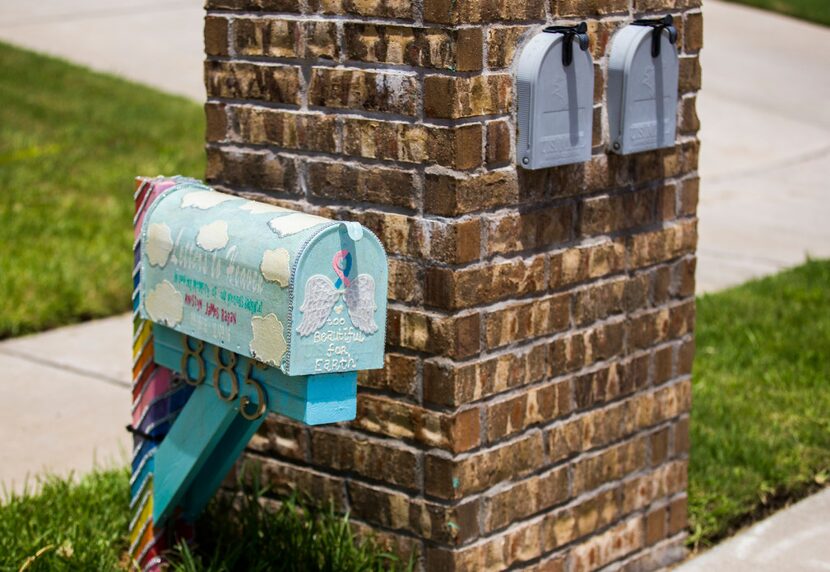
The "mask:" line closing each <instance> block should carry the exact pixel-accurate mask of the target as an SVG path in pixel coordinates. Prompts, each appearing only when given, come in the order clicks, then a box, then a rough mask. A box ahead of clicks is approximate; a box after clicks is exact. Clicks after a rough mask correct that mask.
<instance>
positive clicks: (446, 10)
mask: <svg viewBox="0 0 830 572" xmlns="http://www.w3.org/2000/svg"><path fill="white" fill-rule="evenodd" d="M544 4H545V3H544V0H494V1H492V2H491V1H486V0H424V19H425V20H426V21H428V22H439V23H441V24H459V23H466V24H475V23H479V22H485V23H486V22H493V21H499V20H543V19H544V12H545V8H544Z"/></svg>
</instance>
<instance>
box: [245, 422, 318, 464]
mask: <svg viewBox="0 0 830 572" xmlns="http://www.w3.org/2000/svg"><path fill="white" fill-rule="evenodd" d="M308 443H309V436H308V428H307V427H305V426H303V425H301V424H300V423H297V422H295V421H292V420H290V419H287V418H285V417H282V416H279V415H269V416H268V417H266V418H265V422H263V424H262V426H261V427H260V428H259V430H258V431H257V432H256V434H255V435H254V436H253V437H252V438H251V441H250V443H248V448H249V449H251V450H253V451H256V452H258V453H263V454H270V455H279V456H281V457H286V458H288V459H296V460H298V461H306V460H307V459H308Z"/></svg>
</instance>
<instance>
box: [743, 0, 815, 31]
mask: <svg viewBox="0 0 830 572" xmlns="http://www.w3.org/2000/svg"><path fill="white" fill-rule="evenodd" d="M728 1H730V2H735V3H738V4H746V5H747V6H754V7H756V8H761V9H764V10H771V11H773V12H778V13H780V14H784V15H787V16H792V17H794V18H800V19H802V20H807V21H809V22H815V23H816V24H824V25H825V26H830V3H828V1H827V0H728Z"/></svg>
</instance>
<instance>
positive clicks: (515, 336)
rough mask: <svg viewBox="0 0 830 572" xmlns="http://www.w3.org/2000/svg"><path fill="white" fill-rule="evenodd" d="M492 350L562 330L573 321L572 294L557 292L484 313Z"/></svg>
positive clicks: (488, 345) (488, 342)
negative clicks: (571, 313)
mask: <svg viewBox="0 0 830 572" xmlns="http://www.w3.org/2000/svg"><path fill="white" fill-rule="evenodd" d="M484 324H485V334H484V335H485V340H486V343H487V347H488V348H489V349H495V348H498V347H500V346H504V345H507V344H510V343H513V342H519V341H525V340H531V339H534V338H537V337H540V336H548V335H551V334H553V333H556V332H561V331H563V330H564V329H565V328H567V327H568V325H569V324H570V295H568V294H557V295H555V296H548V297H545V298H541V299H539V300H533V301H531V302H520V303H517V304H511V305H509V306H507V307H505V308H503V309H499V310H493V311H491V312H488V313H487V315H486V316H485V322H484Z"/></svg>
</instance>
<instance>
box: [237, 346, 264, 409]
mask: <svg viewBox="0 0 830 572" xmlns="http://www.w3.org/2000/svg"><path fill="white" fill-rule="evenodd" d="M255 363H256V368H257V369H265V366H264V365H263V364H261V363H257V362H254V360H251V361H249V362H248V369H247V371H246V372H245V384H246V385H253V386H254V389H255V390H256V397H257V408H256V410H255V411H254V412H253V413H248V405H250V404H251V398H250V397H248V396H247V395H244V396H242V399H241V400H240V402H239V405H240V408H239V412H240V413H241V414H242V417H244V418H245V419H247V420H248V421H254V420H256V419H259V418H260V417H262V416H263V415H265V410H266V409H267V407H268V403H267V397H266V395H265V390H263V389H262V384H261V383H260V381H259V380H257V379H254V378H253V377H251V374H252V373H253V370H254V367H255V365H254V364H255Z"/></svg>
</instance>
